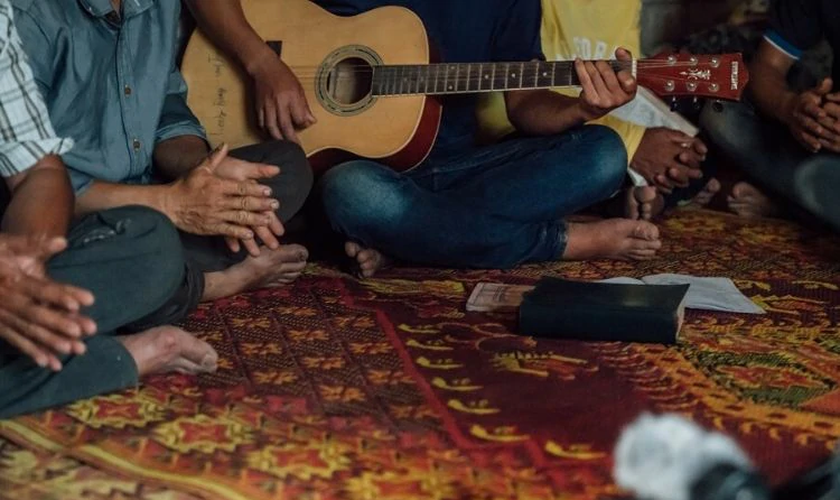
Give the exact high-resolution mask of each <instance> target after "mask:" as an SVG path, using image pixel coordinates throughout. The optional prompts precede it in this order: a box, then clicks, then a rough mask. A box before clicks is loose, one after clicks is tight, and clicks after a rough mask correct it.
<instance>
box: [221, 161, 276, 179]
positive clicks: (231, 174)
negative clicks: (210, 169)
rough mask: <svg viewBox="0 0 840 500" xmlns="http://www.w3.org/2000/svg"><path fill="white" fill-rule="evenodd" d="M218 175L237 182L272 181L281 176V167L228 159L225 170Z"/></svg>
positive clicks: (222, 169)
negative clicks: (273, 178)
mask: <svg viewBox="0 0 840 500" xmlns="http://www.w3.org/2000/svg"><path fill="white" fill-rule="evenodd" d="M216 173H217V174H218V175H219V177H222V178H224V179H230V180H235V181H247V180H259V179H270V178H272V177H275V176H277V175H278V174H280V167H278V166H276V165H269V164H267V163H256V162H250V161H245V160H240V159H238V158H233V157H228V158H227V159H226V160H225V162H224V166H223V168H221V169H219V170H218V171H217V172H216Z"/></svg>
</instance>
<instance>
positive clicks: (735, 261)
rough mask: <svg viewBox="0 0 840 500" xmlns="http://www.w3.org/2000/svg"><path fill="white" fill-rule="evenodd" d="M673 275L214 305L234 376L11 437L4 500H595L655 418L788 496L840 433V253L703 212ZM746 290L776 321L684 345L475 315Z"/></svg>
mask: <svg viewBox="0 0 840 500" xmlns="http://www.w3.org/2000/svg"><path fill="white" fill-rule="evenodd" d="M663 234H664V237H665V241H666V245H665V248H664V249H663V252H662V255H663V257H662V258H661V259H658V260H656V261H654V262H651V263H648V264H644V265H634V264H625V263H611V262H595V263H588V264H551V265H545V266H529V267H526V268H523V269H520V270H516V271H512V272H479V271H470V272H456V271H449V270H431V269H396V270H393V271H390V272H389V273H387V274H385V275H383V276H381V278H380V279H376V280H369V281H365V282H359V281H356V280H354V279H351V278H349V277H348V276H346V275H344V274H340V273H338V272H337V271H333V270H331V269H330V268H326V267H323V266H313V267H312V268H311V269H310V270H309V272H308V274H307V275H306V276H305V277H304V278H303V279H301V280H300V282H299V283H297V284H296V285H294V287H292V288H289V289H279V290H273V291H265V292H260V293H255V294H251V295H247V296H241V297H236V298H232V299H230V300H225V301H220V302H218V303H216V304H212V305H206V306H204V307H202V308H201V310H200V311H198V312H197V313H196V314H195V315H194V316H193V317H192V318H191V319H190V321H189V322H188V324H187V327H188V328H190V329H192V330H193V331H196V332H198V334H199V335H200V336H201V337H202V338H205V339H207V340H208V341H210V342H211V343H213V345H214V346H215V347H216V348H217V349H218V350H219V353H220V356H221V369H220V370H219V372H218V373H217V374H214V375H212V376H207V377H201V378H192V377H186V376H168V377H157V378H154V379H150V380H148V381H146V383H145V384H144V385H143V386H142V387H141V388H139V389H137V390H133V391H128V392H125V393H121V394H115V395H111V396H106V397H100V398H94V399H91V400H88V401H82V402H78V403H76V404H74V405H71V406H69V407H67V408H63V409H60V410H56V411H50V412H45V413H41V414H37V415H32V416H29V417H25V418H20V419H16V420H12V421H6V422H0V436H2V437H0V497H2V498H9V499H16V500H21V499H29V498H33V499H34V498H37V499H42V498H44V499H45V498H50V499H52V498H58V499H75V498H85V499H89V498H93V499H148V500H162V499H166V500H180V499H198V498H202V499H242V500H245V499H248V500H257V499H268V498H295V499H296V498H303V499H375V500H386V499H415V498H417V499H419V498H435V499H483V498H488V499H489V498H522V499H547V498H558V499H566V498H568V499H590V498H591V499H595V498H603V497H607V498H609V497H612V496H615V495H618V494H619V493H620V492H619V491H617V489H616V488H615V487H614V486H613V485H612V482H611V467H612V463H611V452H612V449H613V446H614V443H615V440H616V438H617V436H618V435H619V433H620V431H621V429H622V427H623V426H624V425H626V424H627V423H628V422H630V421H632V420H633V419H634V418H635V417H636V416H637V415H638V414H639V413H640V412H642V411H655V412H678V413H682V414H685V415H688V416H691V417H692V418H694V419H695V420H696V421H697V422H699V423H700V424H702V425H704V426H708V427H711V428H717V429H719V430H724V431H726V432H728V433H730V434H731V435H733V436H734V437H735V438H736V439H737V440H738V441H739V442H740V443H741V444H742V445H743V446H744V447H745V448H746V449H747V450H748V452H749V453H750V454H751V455H752V456H753V457H754V459H755V460H756V462H757V463H758V464H759V465H760V466H761V467H762V468H763V470H764V471H766V472H767V473H768V474H769V475H770V477H771V478H772V479H773V480H774V481H780V480H782V479H785V478H787V477H790V476H791V475H792V474H794V473H796V471H798V470H800V469H802V468H804V467H808V466H810V465H813V464H815V463H816V462H817V461H818V460H819V459H821V458H824V457H825V456H827V455H828V454H829V453H830V451H831V450H832V449H833V446H834V444H835V442H836V439H837V436H839V435H840V385H838V384H840V326H838V324H840V258H838V257H840V252H838V249H840V241H838V240H837V239H833V238H829V237H825V236H819V235H816V234H814V233H810V232H807V231H805V230H802V229H800V228H798V227H797V226H795V225H793V224H787V223H781V222H766V223H752V224H747V223H745V222H743V221H741V220H739V219H736V218H734V217H730V216H726V215H723V214H719V213H715V212H682V213H679V214H677V215H676V216H674V217H672V218H670V219H669V220H668V221H666V222H665V223H664V225H663ZM658 272H680V273H693V274H697V275H711V276H730V277H733V278H735V279H736V282H737V284H738V285H739V287H740V288H741V289H742V290H743V291H744V292H745V293H746V294H747V295H748V296H750V297H752V298H753V299H754V300H755V301H756V302H757V303H759V304H761V305H762V306H763V307H765V308H766V309H767V310H768V314H767V315H765V316H740V315H731V314H713V313H697V312H690V313H689V315H688V318H687V323H686V326H685V327H684V329H683V333H682V343H681V345H679V346H677V347H669V348H666V347H661V346H642V345H629V344H617V343H610V344H584V343H576V342H558V341H549V340H534V339H529V338H524V337H518V336H514V335H512V334H511V330H512V327H513V322H512V321H511V319H509V318H506V317H504V316H488V315H484V314H479V313H465V312H464V302H465V300H466V297H467V295H468V294H469V291H470V290H471V289H472V287H473V286H474V285H475V284H476V283H477V282H479V281H482V280H495V281H502V282H511V283H526V282H533V281H534V280H535V279H536V278H537V277H538V276H540V275H543V274H554V275H559V276H565V277H570V278H584V279H595V278H604V277H612V276H620V275H631V276H643V275H646V274H651V273H658Z"/></svg>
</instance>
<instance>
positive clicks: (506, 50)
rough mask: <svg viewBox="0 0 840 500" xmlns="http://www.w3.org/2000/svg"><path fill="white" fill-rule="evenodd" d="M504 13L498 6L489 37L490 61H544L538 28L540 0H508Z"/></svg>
mask: <svg viewBox="0 0 840 500" xmlns="http://www.w3.org/2000/svg"><path fill="white" fill-rule="evenodd" d="M508 4H509V7H508V9H507V12H503V11H502V9H499V14H497V16H498V17H497V19H498V21H497V26H496V32H495V36H494V40H493V54H492V56H491V57H492V59H493V61H494V62H504V61H533V60H534V59H539V60H544V59H545V56H544V55H543V52H542V48H541V47H542V41H541V39H540V28H541V26H542V6H541V5H540V0H510V1H509V2H508Z"/></svg>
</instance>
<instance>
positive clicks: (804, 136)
mask: <svg viewBox="0 0 840 500" xmlns="http://www.w3.org/2000/svg"><path fill="white" fill-rule="evenodd" d="M793 136H794V138H795V139H796V140H797V141H799V143H800V144H802V146H803V147H804V148H805V149H807V150H808V151H811V152H812V153H817V152H819V151H820V149H822V143H821V142H820V140H819V139H818V138H817V137H814V136H813V135H811V134H809V133H807V132H806V131H804V130H796V131H794V133H793Z"/></svg>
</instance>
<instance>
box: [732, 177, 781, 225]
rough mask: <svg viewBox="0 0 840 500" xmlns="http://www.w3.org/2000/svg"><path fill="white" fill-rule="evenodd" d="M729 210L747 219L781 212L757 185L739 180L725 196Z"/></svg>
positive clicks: (773, 215)
mask: <svg viewBox="0 0 840 500" xmlns="http://www.w3.org/2000/svg"><path fill="white" fill-rule="evenodd" d="M726 201H727V204H728V205H729V210H731V211H733V212H735V213H736V214H738V215H740V216H741V217H745V218H747V219H757V218H761V217H775V216H778V215H780V214H781V211H780V209H779V207H778V206H777V205H776V204H775V203H774V202H773V200H771V199H770V198H769V197H768V196H767V195H765V194H764V193H762V192H761V191H760V190H759V189H758V188H757V187H755V186H753V185H752V184H748V183H746V182H739V183H738V184H735V187H733V188H732V194H730V195H729V196H728V197H727V198H726Z"/></svg>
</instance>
